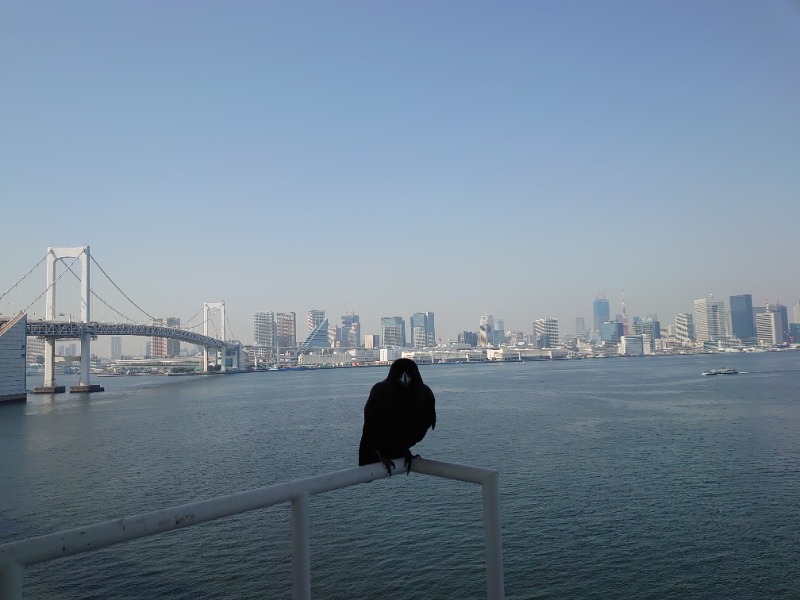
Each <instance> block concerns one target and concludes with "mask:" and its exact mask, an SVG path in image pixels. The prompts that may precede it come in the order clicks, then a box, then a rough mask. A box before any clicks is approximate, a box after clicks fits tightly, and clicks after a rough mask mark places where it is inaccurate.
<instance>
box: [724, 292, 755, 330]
mask: <svg viewBox="0 0 800 600" xmlns="http://www.w3.org/2000/svg"><path fill="white" fill-rule="evenodd" d="M730 302H731V334H732V335H733V337H737V338H739V339H740V340H743V341H744V340H752V339H754V338H755V337H756V328H755V320H754V318H753V316H754V315H753V296H752V295H751V294H740V295H738V296H731V297H730Z"/></svg>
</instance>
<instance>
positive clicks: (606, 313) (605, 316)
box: [592, 298, 611, 331]
mask: <svg viewBox="0 0 800 600" xmlns="http://www.w3.org/2000/svg"><path fill="white" fill-rule="evenodd" d="M592 314H593V315H594V328H595V329H596V330H598V331H600V325H601V324H602V323H605V322H606V321H610V320H611V308H610V307H609V305H608V300H607V299H606V298H597V299H596V300H595V301H594V302H593V303H592Z"/></svg>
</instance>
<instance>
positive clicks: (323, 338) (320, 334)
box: [298, 319, 331, 352]
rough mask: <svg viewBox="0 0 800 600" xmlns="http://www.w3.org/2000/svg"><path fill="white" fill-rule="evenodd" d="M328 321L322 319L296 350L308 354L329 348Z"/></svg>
mask: <svg viewBox="0 0 800 600" xmlns="http://www.w3.org/2000/svg"><path fill="white" fill-rule="evenodd" d="M328 329H329V327H328V319H323V320H322V322H320V323H318V324H317V325H316V326H315V327H314V329H312V330H311V331H310V332H309V333H308V336H307V337H306V339H305V340H304V341H303V343H302V344H300V348H299V349H298V350H299V351H300V352H309V351H311V350H312V349H315V348H317V349H318V348H330V347H331V344H330V340H329V339H328Z"/></svg>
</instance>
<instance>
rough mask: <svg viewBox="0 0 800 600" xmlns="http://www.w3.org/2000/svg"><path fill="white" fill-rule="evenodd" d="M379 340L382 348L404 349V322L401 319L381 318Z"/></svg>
mask: <svg viewBox="0 0 800 600" xmlns="http://www.w3.org/2000/svg"><path fill="white" fill-rule="evenodd" d="M381 340H382V345H383V346H384V347H397V348H405V346H406V322H405V321H404V320H403V317H383V318H381ZM398 358H399V357H398Z"/></svg>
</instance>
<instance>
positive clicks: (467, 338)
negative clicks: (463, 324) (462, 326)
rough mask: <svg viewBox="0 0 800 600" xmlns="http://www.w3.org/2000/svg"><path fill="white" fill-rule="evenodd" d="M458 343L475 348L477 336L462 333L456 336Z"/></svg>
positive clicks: (465, 332)
mask: <svg viewBox="0 0 800 600" xmlns="http://www.w3.org/2000/svg"><path fill="white" fill-rule="evenodd" d="M458 343H459V344H463V345H465V346H470V347H472V348H475V347H476V346H477V345H478V334H477V333H476V332H474V331H462V332H461V333H459V334H458Z"/></svg>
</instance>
